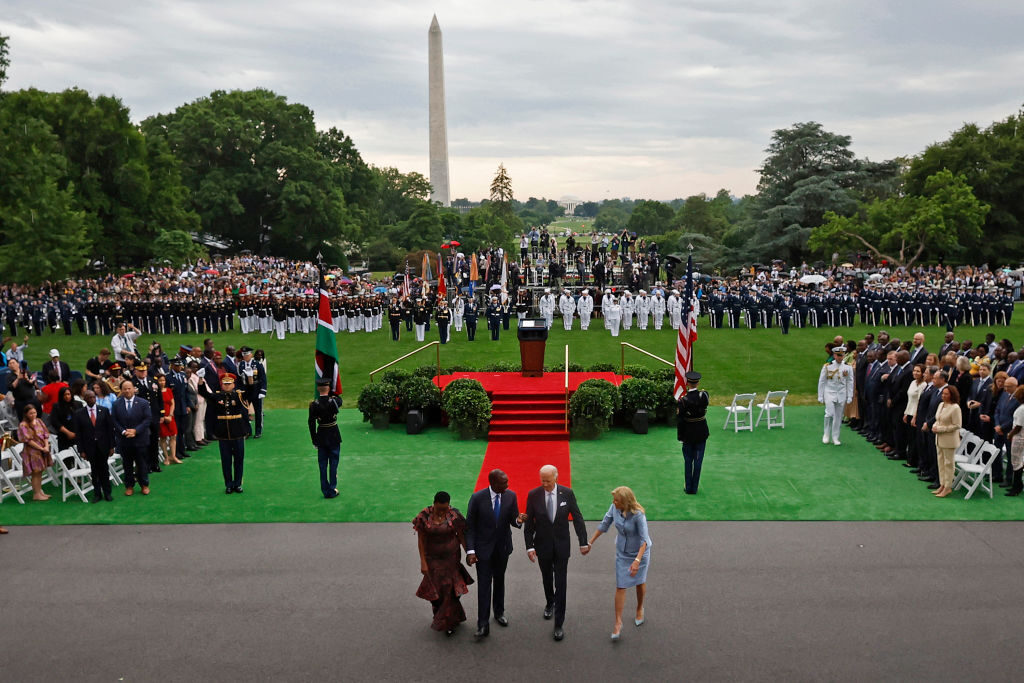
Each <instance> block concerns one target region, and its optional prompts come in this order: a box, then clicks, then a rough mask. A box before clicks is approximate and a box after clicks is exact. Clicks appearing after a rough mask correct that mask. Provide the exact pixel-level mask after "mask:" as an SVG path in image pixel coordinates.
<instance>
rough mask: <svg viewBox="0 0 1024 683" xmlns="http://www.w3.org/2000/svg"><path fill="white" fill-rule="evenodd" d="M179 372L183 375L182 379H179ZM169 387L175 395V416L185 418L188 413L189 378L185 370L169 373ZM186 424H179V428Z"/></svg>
mask: <svg viewBox="0 0 1024 683" xmlns="http://www.w3.org/2000/svg"><path fill="white" fill-rule="evenodd" d="M177 374H180V375H181V379H178V377H177V376H176V375H177ZM167 387H168V388H169V389H170V390H171V393H172V394H173V395H174V417H176V418H184V417H185V415H187V414H188V408H189V404H188V379H187V378H186V375H185V373H184V372H182V373H174V372H172V373H169V374H168V375H167ZM183 427H184V425H180V424H179V425H178V429H179V430H180V429H182V428H183Z"/></svg>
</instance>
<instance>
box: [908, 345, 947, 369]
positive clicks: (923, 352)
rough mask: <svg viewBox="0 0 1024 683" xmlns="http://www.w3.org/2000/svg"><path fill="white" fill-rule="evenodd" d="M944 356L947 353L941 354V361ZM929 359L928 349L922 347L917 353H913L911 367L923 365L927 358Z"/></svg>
mask: <svg viewBox="0 0 1024 683" xmlns="http://www.w3.org/2000/svg"><path fill="white" fill-rule="evenodd" d="M911 351H913V348H911ZM944 355H946V354H945V352H943V353H942V354H940V355H939V358H940V359H941V358H942V356H944ZM927 357H928V349H926V348H925V347H923V346H922V347H921V348H920V350H919V351H918V352H917V353H912V354H911V356H910V367H914V366H915V365H919V364H923V363H924V359H925V358H927Z"/></svg>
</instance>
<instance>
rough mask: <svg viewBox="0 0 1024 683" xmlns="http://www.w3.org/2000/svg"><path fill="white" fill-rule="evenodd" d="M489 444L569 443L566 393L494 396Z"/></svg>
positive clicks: (520, 393)
mask: <svg viewBox="0 0 1024 683" xmlns="http://www.w3.org/2000/svg"><path fill="white" fill-rule="evenodd" d="M491 403H492V406H491V429H490V431H489V432H488V434H487V439H488V441H491V442H495V441H532V440H543V441H568V439H569V434H568V433H567V432H566V431H565V391H564V389H563V391H561V392H558V391H542V392H531V393H524V392H509V393H499V391H497V390H496V391H495V392H494V393H493V394H492V395H491Z"/></svg>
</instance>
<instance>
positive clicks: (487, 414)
mask: <svg viewBox="0 0 1024 683" xmlns="http://www.w3.org/2000/svg"><path fill="white" fill-rule="evenodd" d="M452 385H456V386H452ZM441 407H442V408H443V409H444V411H445V413H447V414H448V427H449V428H450V429H451V430H452V431H454V432H456V433H457V434H458V435H459V438H461V439H478V438H482V437H484V436H487V429H488V427H489V426H490V423H491V399H490V398H489V397H488V396H487V392H486V391H484V387H483V385H482V384H480V382H478V381H476V380H456V381H455V382H452V383H451V384H449V385H448V386H447V387H445V390H444V393H443V394H442V395H441Z"/></svg>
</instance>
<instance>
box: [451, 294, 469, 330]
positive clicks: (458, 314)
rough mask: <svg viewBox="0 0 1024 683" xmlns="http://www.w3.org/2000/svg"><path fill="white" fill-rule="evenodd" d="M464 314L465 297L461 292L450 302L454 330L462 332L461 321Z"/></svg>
mask: <svg viewBox="0 0 1024 683" xmlns="http://www.w3.org/2000/svg"><path fill="white" fill-rule="evenodd" d="M465 316H466V297H465V296H463V294H462V292H459V294H458V295H457V296H456V297H455V301H453V302H452V327H454V328H455V331H456V332H462V321H463V320H464V319H465Z"/></svg>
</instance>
